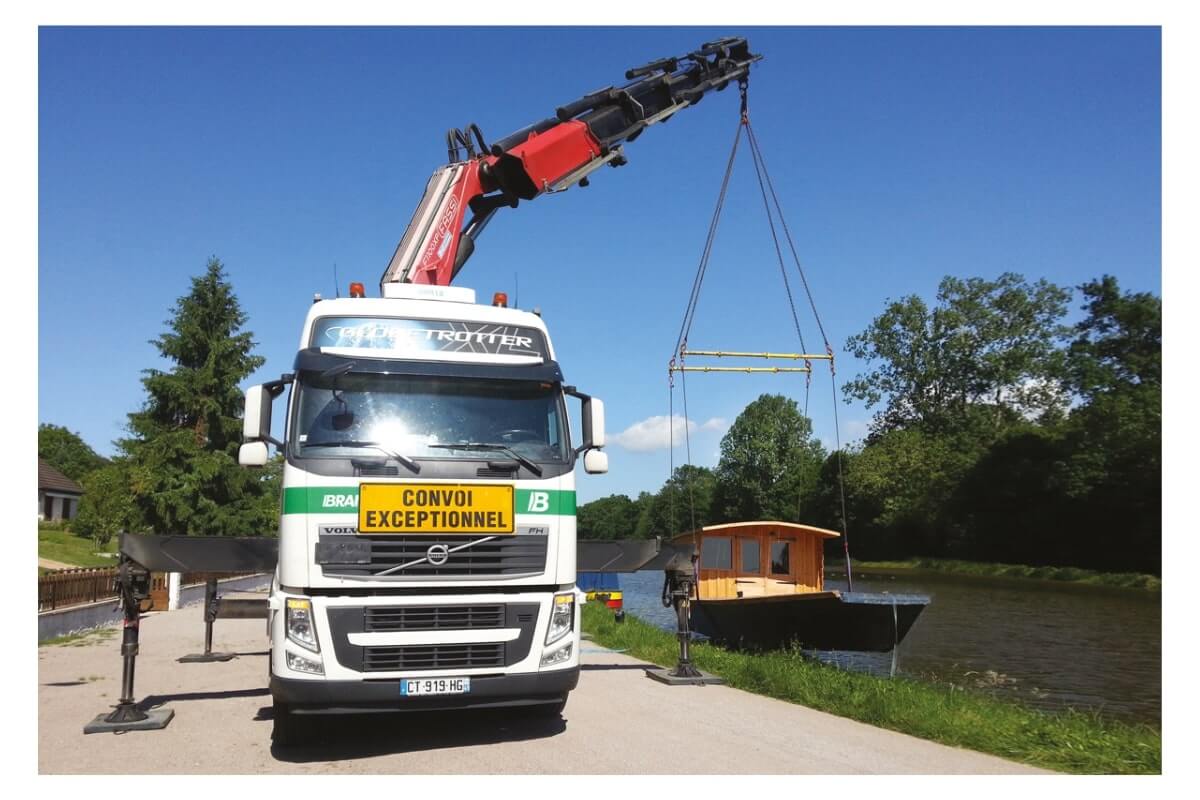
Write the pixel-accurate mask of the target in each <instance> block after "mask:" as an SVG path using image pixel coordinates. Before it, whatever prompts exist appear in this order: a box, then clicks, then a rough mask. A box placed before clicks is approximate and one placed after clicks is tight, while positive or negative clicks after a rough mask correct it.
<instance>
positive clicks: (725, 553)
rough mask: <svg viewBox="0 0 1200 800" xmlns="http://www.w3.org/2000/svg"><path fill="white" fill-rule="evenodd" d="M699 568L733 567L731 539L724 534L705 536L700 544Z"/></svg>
mask: <svg viewBox="0 0 1200 800" xmlns="http://www.w3.org/2000/svg"><path fill="white" fill-rule="evenodd" d="M700 568H701V569H733V540H732V539H730V538H728V537H725V536H706V537H705V539H704V543H703V544H702V545H701V546H700Z"/></svg>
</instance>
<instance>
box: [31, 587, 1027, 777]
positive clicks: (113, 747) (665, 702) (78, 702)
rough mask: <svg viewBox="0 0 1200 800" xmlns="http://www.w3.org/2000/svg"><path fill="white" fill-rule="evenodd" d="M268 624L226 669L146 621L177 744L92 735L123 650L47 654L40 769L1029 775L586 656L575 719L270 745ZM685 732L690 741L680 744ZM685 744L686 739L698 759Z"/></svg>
mask: <svg viewBox="0 0 1200 800" xmlns="http://www.w3.org/2000/svg"><path fill="white" fill-rule="evenodd" d="M264 628H265V624H264V623H263V621H261V620H222V621H218V622H217V624H216V629H215V634H214V649H215V650H224V651H233V652H236V653H238V654H239V655H238V657H237V658H235V659H234V660H232V661H229V662H226V663H213V664H179V663H176V661H175V659H176V658H178V657H179V656H182V655H185V654H187V653H193V652H197V651H198V650H201V649H202V648H203V632H204V631H203V623H202V621H201V609H200V607H199V606H193V607H189V608H185V609H183V610H180V611H173V612H163V613H157V614H151V615H148V616H147V617H146V618H145V620H144V621H143V622H142V633H141V642H142V645H141V654H140V655H139V657H138V662H137V676H136V677H137V682H136V693H137V696H138V697H139V698H142V699H143V701H144V702H145V703H146V704H149V705H163V706H167V707H170V708H173V709H174V710H175V718H174V720H173V721H172V722H171V724H170V725H169V726H168V727H167V728H165V729H164V730H159V731H142V732H131V733H125V734H121V735H114V734H92V735H87V736H85V735H84V733H83V726H84V725H85V724H86V723H87V722H90V721H91V720H92V718H93V717H95V716H96V715H97V714H99V713H101V712H107V710H108V709H109V707H110V706H111V705H113V704H115V703H116V700H117V697H118V696H119V694H120V685H121V661H120V654H119V650H120V640H119V636H114V635H112V634H111V633H110V634H109V635H108V636H107V637H97V636H91V637H88V638H87V639H85V640H83V641H82V642H77V643H74V644H69V645H55V646H49V647H39V648H38V698H39V711H38V769H39V772H40V773H43V774H63V773H133V774H138V773H225V774H251V773H252V774H262V773H298V774H310V773H321V774H358V773H422V774H440V773H521V774H530V773H533V774H536V773H584V774H664V773H665V774H672V773H681V772H689V773H697V774H732V773H754V774H797V773H824V774H831V773H833V774H860V773H884V774H896V773H925V774H940V773H977V774H978V773H984V774H998V773H1027V772H1037V771H1038V770H1035V769H1033V768H1030V767H1026V766H1023V765H1020V764H1014V763H1012V762H1009V761H1005V760H1002V759H999V758H996V757H993V756H988V755H982V754H979V753H975V752H971V751H968V750H960V749H957V748H952V747H946V746H944V745H939V744H934V743H932V742H927V741H924V740H921V739H916V738H913V737H910V736H905V735H903V734H898V733H893V732H891V731H885V730H881V729H879V728H874V727H871V726H869V725H864V724H862V723H858V722H853V721H850V720H846V719H842V718H840V717H835V716H831V715H829V714H824V713H821V712H818V711H813V710H811V709H808V708H805V707H803V706H797V705H792V704H790V703H785V702H782V701H778V700H772V699H769V698H765V697H759V696H757V695H753V694H749V693H747V692H742V691H739V690H736V689H730V688H728V687H724V686H703V687H699V686H679V687H669V686H664V685H661V684H659V683H656V682H654V681H651V680H649V679H647V678H646V677H645V675H644V674H643V672H642V666H643V664H642V663H641V662H640V661H638V660H637V659H634V658H630V657H628V656H626V655H622V654H620V653H616V652H613V651H611V650H605V649H603V648H600V647H598V646H596V645H594V644H592V643H591V642H586V641H585V642H584V648H583V657H584V665H583V674H582V677H581V678H580V683H579V688H578V689H577V690H576V691H574V692H573V693H572V694H571V699H570V702H569V703H568V704H567V707H566V710H565V711H564V712H563V718H562V719H561V720H555V721H552V722H545V721H543V722H538V721H533V720H522V719H517V718H516V717H515V716H514V715H513V714H512V712H506V711H503V710H495V711H478V712H458V713H447V714H388V715H372V716H359V717H341V718H331V719H330V721H329V723H328V724H327V725H325V726H323V733H324V740H323V741H322V742H320V743H315V744H313V745H306V746H303V747H296V748H280V747H274V746H272V744H271V698H270V695H269V694H268V692H267V657H266V640H265V632H264ZM672 723H675V724H680V723H682V724H684V725H686V726H687V730H686V733H682V734H681V733H680V732H678V731H675V730H672V728H671V725H672ZM681 736H686V737H687V745H686V747H685V746H683V744H682V742H681Z"/></svg>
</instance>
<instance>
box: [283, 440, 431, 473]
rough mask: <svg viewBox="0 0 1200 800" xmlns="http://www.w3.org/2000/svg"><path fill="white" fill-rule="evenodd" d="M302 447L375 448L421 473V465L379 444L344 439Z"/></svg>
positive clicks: (305, 444) (302, 443)
mask: <svg viewBox="0 0 1200 800" xmlns="http://www.w3.org/2000/svg"><path fill="white" fill-rule="evenodd" d="M300 446H301V447H374V448H375V449H376V450H378V451H379V452H381V453H385V454H387V455H388V456H389V457H391V458H393V459H395V460H396V461H398V462H400V463H401V464H403V465H404V466H406V467H408V468H409V469H410V470H412V471H413V472H417V473H419V472H420V471H421V465H420V464H418V463H417V462H415V461H413V460H412V459H411V458H409V457H408V456H402V455H400V454H399V453H397V452H395V451H393V450H389V449H388V448H386V447H384V446H383V445H381V444H380V443H379V442H367V441H362V440H360V439H344V440H342V441H340V442H339V441H328V442H301V443H300Z"/></svg>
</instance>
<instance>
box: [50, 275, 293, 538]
mask: <svg viewBox="0 0 1200 800" xmlns="http://www.w3.org/2000/svg"><path fill="white" fill-rule="evenodd" d="M246 320H247V318H246V314H245V312H243V311H242V309H241V305H240V303H239V302H238V299H237V296H236V295H235V294H234V292H233V288H232V286H231V285H230V284H229V281H228V280H227V278H226V275H225V271H224V267H223V265H222V264H221V262H220V260H218V259H216V258H211V259H209V261H208V264H207V265H206V268H205V271H204V274H202V275H199V276H196V277H193V278H192V286H191V291H190V292H189V293H188V294H186V295H184V296H182V297H180V298H179V299H178V300H177V301H176V303H175V306H174V308H173V309H172V313H171V318H170V319H168V320H167V321H166V323H165V325H166V330H165V331H164V332H163V333H162V334H160V335H159V336H158V337H157V338H155V339H152V340H151V344H153V345H154V346H155V348H156V349H157V350H158V352H159V354H160V355H161V356H162V357H163V358H164V359H166V360H167V361H168V362H169V363H170V364H171V368H170V369H169V370H159V369H153V368H152V369H146V370H143V371H142V379H141V382H142V386H143V387H144V389H145V400H144V402H143V403H142V406H141V407H140V408H139V409H137V410H136V411H133V412H131V413H130V414H128V415H127V420H128V421H127V424H126V433H127V435H126V436H125V437H123V438H121V439H119V440H118V441H117V442H115V444H116V447H117V454H116V455H115V456H114V457H113V458H111V459H106V458H103V457H101V456H100V455H98V454H97V453H96V452H95V451H94V450H93V449H92V448H91V447H89V446H88V445H87V443H86V442H84V441H83V439H82V438H80V437H79V436H78V434H76V433H74V432H72V431H70V430H69V429H67V428H65V427H61V426H58V425H51V424H42V425H39V426H38V455H39V456H40V457H42V458H43V459H45V460H46V461H47V462H48V463H50V464H51V465H53V466H54V467H55V468H56V469H58V470H59V471H60V472H62V473H63V474H65V475H66V476H67V477H69V478H71V479H72V480H75V481H76V482H78V483H80V484H81V485H82V486H83V489H84V494H83V498H82V499H81V501H80V505H79V513H78V515H77V516H76V517H75V519H74V520H72V521H71V523H70V528H71V530H72V531H73V532H75V533H77V534H79V535H81V536H87V537H90V538H92V539H93V540H94V541H95V542H96V544H97V547H103V546H104V545H105V544H107V543H108V542H109V541H110V540H111V539H112V537H113V536H114V535H115V534H116V533H117V532H119V531H127V532H131V533H138V532H154V533H163V534H166V533H171V534H189V535H197V536H220V535H240V536H247V535H274V533H275V531H276V529H277V525H278V519H279V492H280V465H279V463H278V460H276V461H275V462H273V463H272V464H271V465H270V466H269V467H268V468H267V469H265V470H246V469H243V468H241V467H240V466H239V465H238V460H237V454H238V447H239V446H240V444H241V428H242V419H241V417H242V403H243V401H242V394H241V391H240V390H239V388H238V384H239V383H240V382H241V381H243V380H245V379H246V378H247V377H249V375H250V374H251V373H252V372H254V370H256V369H257V368H258V367H260V366H261V365H262V363H263V358H262V357H261V356H257V355H254V353H253V349H254V341H253V334H252V333H251V332H249V331H243V330H241V328H242V326H243V325H245V323H246Z"/></svg>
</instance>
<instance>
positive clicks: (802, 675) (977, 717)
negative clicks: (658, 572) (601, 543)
mask: <svg viewBox="0 0 1200 800" xmlns="http://www.w3.org/2000/svg"><path fill="white" fill-rule="evenodd" d="M583 629H584V631H585V632H587V633H588V634H589V635H590V636H591V637H592V639H593V641H595V642H596V643H597V644H600V645H603V646H604V647H609V648H613V649H622V650H626V651H627V652H628V654H629V655H631V656H635V657H637V658H641V659H644V660H646V661H649V662H652V663H654V664H658V665H660V666H674V664H675V663H676V661H677V659H678V652H679V650H678V643H677V640H676V638H675V636H674V635H673V634H671V633H668V632H666V631H663V630H660V629H658V628H656V627H654V626H652V625H650V624H649V623H646V622H644V621H642V620H640V619H637V618H635V617H627V618H626V620H625V622H623V623H621V624H618V623H616V622H615V621H614V620H613V614H612V612H611V611H609V610H608V609H606V608H603V607H601V606H600V605H599V604H596V603H591V604H587V605H585V606H584V607H583ZM692 658H693V661H694V662H695V663H696V666H697V667H699V668H700V669H702V670H704V671H706V672H711V673H713V674H715V675H719V676H721V677H722V678H724V679H725V681H726V682H727V683H728V684H729V685H730V686H733V687H735V688H738V689H744V690H746V691H749V692H754V693H755V694H761V695H766V696H768V697H774V698H777V699H779V700H786V701H788V702H791V703H798V704H800V705H804V706H808V707H809V708H813V709H816V710H818V711H826V712H828V713H831V714H836V715H838V716H841V717H847V718H849V719H855V720H858V721H860V722H865V723H868V724H870V725H875V726H877V727H880V728H887V729H890V730H894V731H899V732H901V733H907V734H910V735H912V736H918V737H920V738H922V739H930V740H932V741H935V742H941V743H942V744H947V745H952V746H954V747H965V748H969V749H971V750H977V751H979V752H983V753H991V754H993V755H997V756H1000V757H1002V758H1007V759H1010V760H1013V761H1020V762H1023V763H1026V764H1031V765H1033V766H1037V767H1042V768H1045V769H1052V770H1058V771H1063V772H1074V773H1085V774H1114V773H1122V774H1158V773H1160V772H1161V771H1162V733H1161V731H1159V730H1158V729H1157V728H1153V727H1151V726H1148V725H1130V724H1125V723H1121V722H1116V721H1113V720H1108V719H1104V718H1102V717H1100V716H1098V715H1095V714H1090V713H1082V712H1077V711H1067V712H1064V713H1060V714H1050V713H1045V712H1041V711H1036V710H1033V709H1029V708H1026V707H1024V706H1021V705H1018V704H1016V703H1012V702H1005V701H1002V700H997V699H994V698H992V697H988V696H986V695H983V694H979V693H976V692H972V691H969V690H964V689H962V688H960V687H952V686H945V685H938V684H931V683H923V682H920V681H915V680H910V679H906V678H877V677H875V676H873V675H867V674H863V673H857V672H848V671H845V670H841V669H838V668H836V667H833V666H829V665H826V664H821V663H819V662H815V661H812V660H810V659H807V658H805V657H804V656H802V655H801V654H800V653H799V652H790V651H777V652H771V653H758V654H750V653H736V652H732V651H728V650H723V649H721V648H719V647H715V646H713V645H710V644H706V643H694V644H693V646H692Z"/></svg>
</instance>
